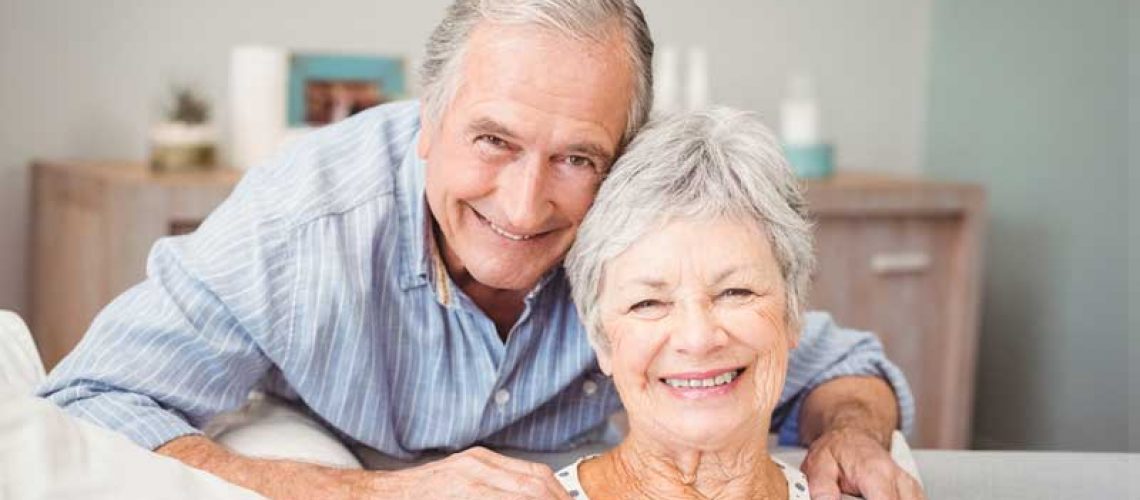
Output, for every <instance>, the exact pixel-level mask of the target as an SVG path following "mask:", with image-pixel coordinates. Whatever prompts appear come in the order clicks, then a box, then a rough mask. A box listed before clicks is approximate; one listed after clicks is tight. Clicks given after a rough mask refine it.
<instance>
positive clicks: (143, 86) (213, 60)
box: [0, 0, 1140, 452]
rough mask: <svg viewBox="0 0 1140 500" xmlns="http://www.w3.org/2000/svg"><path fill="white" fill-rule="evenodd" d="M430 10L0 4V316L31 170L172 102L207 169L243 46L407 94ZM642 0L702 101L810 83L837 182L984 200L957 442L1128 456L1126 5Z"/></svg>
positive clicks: (435, 3)
mask: <svg viewBox="0 0 1140 500" xmlns="http://www.w3.org/2000/svg"><path fill="white" fill-rule="evenodd" d="M447 3H448V2H447V1H445V0H418V1H415V2H397V1H386V0H325V1H322V2H312V1H300V0H274V1H268V0H246V1H236V2H235V1H231V0H226V1H222V0H199V1H180V2H176V1H157V0H101V1H73V0H68V1H64V0H34V1H33V0H0V75H3V76H2V77H0V110H2V112H3V113H2V114H3V116H6V117H8V118H7V121H5V122H3V123H0V309H11V310H15V311H17V312H20V313H21V314H23V315H25V316H32V314H31V311H30V307H31V305H30V304H31V300H30V299H29V297H30V296H31V295H32V292H31V291H30V290H31V289H32V288H33V281H35V278H34V277H33V274H34V273H33V272H32V271H31V267H32V264H31V263H32V262H33V255H31V254H32V253H33V252H35V251H37V250H33V249H34V248H37V247H35V245H33V244H32V238H33V237H32V236H31V235H32V234H33V225H34V224H35V222H34V221H35V220H36V218H35V216H34V212H35V209H34V208H33V207H34V206H35V203H33V194H32V193H33V189H32V184H33V183H32V177H33V173H32V172H33V170H32V169H31V168H30V164H31V163H32V162H33V160H46V159H52V160H59V159H70V160H77V161H86V160H93V159H116V160H125V161H136V162H144V161H145V159H146V158H147V157H148V154H150V145H149V143H148V137H150V134H151V128H152V126H153V125H154V122H155V120H156V118H157V117H159V116H160V115H161V112H160V110H161V108H162V105H163V102H164V100H165V99H167V97H168V96H169V94H170V88H171V86H172V85H182V84H186V85H192V86H193V87H194V88H195V89H197V90H198V92H199V93H200V94H201V96H202V98H203V99H205V100H206V101H207V102H209V103H211V104H212V110H213V115H212V118H213V123H214V124H215V125H216V126H217V127H218V128H219V130H220V133H219V138H220V139H219V143H220V144H219V145H220V152H219V153H220V157H221V160H222V162H223V163H224V162H225V161H226V160H227V158H228V156H227V155H228V153H229V149H228V147H229V146H230V144H229V139H228V138H229V137H230V132H231V127H232V123H231V120H230V116H229V113H230V104H231V103H229V102H228V101H227V100H228V99H229V97H228V96H229V88H228V85H229V81H230V80H229V79H230V57H231V51H232V50H233V49H234V47H236V46H241V45H245V44H262V45H269V46H276V47H284V48H288V49H290V50H303V51H312V52H345V53H365V54H369V53H375V54H384V55H390V56H398V57H404V58H406V60H407V62H408V71H407V77H408V79H409V82H408V87H409V89H410V91H414V89H415V86H416V82H415V71H414V67H415V64H416V61H418V59H419V57H420V55H421V53H422V46H423V43H424V41H425V40H426V39H427V36H428V34H429V32H430V30H431V29H432V27H433V26H434V24H435V23H436V22H438V20H439V19H440V18H441V17H442V13H443V10H444V8H445V6H446V5H447ZM640 3H641V5H642V6H643V8H644V10H645V13H646V16H647V18H648V21H649V24H650V27H651V29H652V31H653V35H654V38H655V40H656V41H657V43H658V46H659V47H670V48H672V49H675V50H676V51H677V52H678V53H681V54H685V53H687V51H688V50H689V49H691V48H699V49H701V50H702V51H703V53H704V54H705V58H706V59H707V84H708V91H707V96H706V97H707V100H708V101H709V102H711V103H715V104H724V105H730V106H735V107H740V108H745V109H750V110H754V111H756V112H758V113H760V114H761V116H763V117H765V119H766V120H767V121H768V122H769V123H770V124H771V125H772V127H773V128H778V124H779V114H780V110H781V101H782V100H783V99H785V98H786V96H787V90H788V81H789V78H791V77H792V76H793V75H796V74H810V75H811V76H812V80H813V82H814V94H815V98H816V101H817V102H818V106H819V109H820V123H821V125H820V128H821V130H822V134H823V135H824V137H826V138H827V140H828V141H829V142H830V143H831V144H832V145H833V146H834V148H835V165H836V170H837V172H839V173H841V174H844V173H847V174H851V173H854V174H858V173H864V172H866V173H870V172H873V173H876V174H887V175H891V176H896V177H900V178H914V179H923V180H925V181H930V182H949V183H959V184H969V185H976V186H979V187H980V188H981V189H982V190H984V192H985V194H986V206H985V214H984V219H985V225H984V226H983V227H984V238H982V239H980V240H979V241H980V242H981V243H980V247H981V248H980V249H979V250H980V252H979V253H978V256H979V258H980V259H981V260H982V262H981V264H980V267H979V268H980V269H981V270H982V271H981V280H980V283H979V284H978V287H977V288H978V295H977V297H979V299H978V301H979V306H980V307H979V309H978V311H979V313H978V318H977V322H976V323H977V329H976V334H977V344H976V359H975V361H976V362H973V363H971V364H970V365H969V368H968V370H972V373H969V374H965V375H961V374H959V375H960V376H959V375H956V376H959V378H961V379H963V380H967V381H968V380H969V379H970V378H972V379H973V382H972V384H973V385H972V387H971V389H970V392H971V394H972V401H973V410H971V411H970V412H969V417H970V418H972V420H973V424H972V431H971V432H970V436H969V439H968V442H967V443H966V445H967V446H972V447H976V448H983V449H1035V450H1036V449H1049V450H1088V451H1125V450H1129V451H1132V452H1140V373H1138V371H1140V321H1138V319H1137V309H1140V300H1138V299H1137V295H1136V294H1137V290H1136V287H1137V284H1138V283H1140V279H1138V278H1137V275H1138V273H1140V270H1138V268H1140V264H1138V259H1137V253H1138V249H1140V243H1138V241H1137V239H1138V235H1137V233H1138V229H1137V226H1138V225H1140V223H1138V222H1137V213H1138V211H1137V201H1136V196H1135V195H1134V194H1132V195H1130V191H1132V192H1134V191H1135V189H1136V186H1137V177H1138V176H1140V168H1138V167H1137V165H1136V158H1137V155H1136V148H1137V143H1138V142H1140V141H1138V138H1137V131H1136V130H1137V128H1136V116H1137V96H1136V93H1137V90H1138V89H1140V77H1138V73H1140V70H1138V61H1137V38H1136V37H1137V27H1138V23H1140V21H1138V17H1137V16H1138V10H1140V9H1138V7H1137V2H1136V1H1135V0H1127V1H1126V0H1089V1H1072V0H1070V1H1065V0H985V1H983V0H844V1H838V0H832V1H825V0H798V1H791V0H764V1H758V0H716V1H696V0H642V1H641V2H640ZM92 230H93V231H99V229H92ZM67 244H68V243H67V242H59V243H57V245H64V246H66V245H67ZM73 246H76V247H77V248H71V249H70V250H69V251H72V252H79V253H82V252H83V251H84V248H82V246H81V245H73ZM839 251H842V249H839ZM139 266H140V268H139V270H138V272H140V273H141V262H140V263H139ZM55 281H56V283H54V284H53V285H52V286H55V287H59V286H76V287H79V286H85V285H84V283H83V282H81V281H79V280H78V279H76V280H75V281H69V280H68V278H67V277H66V276H62V277H57V278H56V279H55ZM837 319H838V320H839V321H840V322H841V323H843V322H844V317H842V316H840V317H838V318H837ZM32 328H33V331H35V330H36V329H37V325H36V322H35V321H33V322H32ZM951 378H952V379H954V377H951Z"/></svg>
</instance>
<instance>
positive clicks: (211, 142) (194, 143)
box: [150, 122, 217, 172]
mask: <svg viewBox="0 0 1140 500" xmlns="http://www.w3.org/2000/svg"><path fill="white" fill-rule="evenodd" d="M216 162H217V133H216V132H215V130H214V128H213V127H211V126H209V125H202V124H190V123H183V122H164V123H160V124H158V125H155V126H154V127H153V128H152V129H151V131H150V168H151V169H152V170H154V171H156V172H179V171H189V170H204V169H209V168H213V167H214V166H215V165H216Z"/></svg>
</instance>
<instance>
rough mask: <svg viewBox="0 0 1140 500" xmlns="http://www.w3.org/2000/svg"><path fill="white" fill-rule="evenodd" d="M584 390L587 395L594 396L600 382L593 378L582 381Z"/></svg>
mask: <svg viewBox="0 0 1140 500" xmlns="http://www.w3.org/2000/svg"><path fill="white" fill-rule="evenodd" d="M582 392H584V393H586V395H587V396H593V395H594V393H595V392H598V383H597V382H594V381H593V380H587V381H585V382H582Z"/></svg>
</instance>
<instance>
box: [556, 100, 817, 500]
mask: <svg viewBox="0 0 1140 500" xmlns="http://www.w3.org/2000/svg"><path fill="white" fill-rule="evenodd" d="M566 266H567V270H568V275H569V277H570V281H571V284H572V286H573V291H574V299H575V301H576V302H577V306H578V309H579V313H580V315H581V317H582V319H583V321H584V322H585V323H586V325H587V329H588V331H589V332H590V340H591V343H592V345H593V347H594V349H595V351H597V354H598V361H599V364H600V366H601V368H602V370H603V371H604V372H605V373H606V374H608V375H610V376H612V377H613V379H614V384H615V386H616V387H617V391H618V393H619V395H620V396H621V400H622V402H623V403H624V405H625V408H626V411H627V412H628V415H629V426H630V429H629V434H628V435H627V436H626V438H625V439H624V441H622V442H621V444H620V445H618V446H617V447H616V448H614V449H612V450H610V451H609V452H607V453H605V454H603V455H600V456H595V457H587V458H584V459H581V460H579V461H578V462H577V463H575V464H573V465H570V466H569V467H567V468H565V469H563V470H562V471H560V472H559V473H558V478H559V480H560V481H562V483H563V486H565V487H566V489H567V490H568V491H569V492H570V495H571V496H572V497H575V498H579V499H582V498H589V497H593V498H796V499H798V498H805V499H806V498H808V492H807V483H806V481H805V480H804V478H803V475H802V474H801V473H800V472H799V471H797V470H795V469H793V468H791V467H788V466H786V465H785V464H782V463H780V462H779V461H777V460H775V459H774V458H772V457H770V456H769V455H768V452H767V448H766V444H767V432H768V428H769V421H770V420H771V414H772V410H773V409H774V408H775V406H776V404H777V401H778V398H779V396H780V391H781V389H782V388H783V385H784V376H785V372H786V366H787V362H788V351H789V350H791V349H792V348H793V347H794V346H795V345H796V341H797V335H798V332H799V331H800V325H799V321H800V317H801V312H802V308H803V305H804V300H805V296H806V293H807V287H808V280H809V274H810V273H811V270H812V266H813V258H812V244H811V229H810V225H809V223H808V222H807V220H805V215H804V205H803V201H802V195H801V193H800V191H799V187H798V185H797V183H796V179H795V177H794V176H793V174H792V172H791V170H790V169H789V168H788V166H787V164H786V162H785V161H784V158H783V157H782V155H781V152H780V148H779V146H778V145H777V143H776V142H775V140H773V138H772V135H771V133H769V131H768V130H767V129H766V128H765V127H764V126H763V125H761V123H760V122H759V121H758V120H757V119H756V118H754V117H752V116H750V115H748V114H745V113H742V112H737V111H731V110H726V109H719V110H712V111H706V112H699V113H693V114H688V115H684V116H677V117H671V118H669V119H667V120H664V121H660V122H658V123H656V124H653V125H651V126H649V127H648V128H647V129H645V131H643V132H642V133H641V134H639V136H638V138H637V140H636V141H634V142H633V144H631V145H630V147H629V149H628V151H627V152H626V153H625V154H624V155H623V156H622V157H621V160H620V161H619V162H618V164H617V165H615V167H614V170H613V173H612V174H611V175H610V177H609V178H608V179H607V180H606V182H605V183H603V186H602V188H601V191H600V192H599V193H598V197H597V201H596V202H595V204H594V206H593V208H592V209H591V210H590V212H589V214H588V216H587V217H586V219H585V221H584V222H583V224H582V227H581V230H580V232H579V235H578V239H577V242H576V243H575V245H574V247H573V248H572V249H571V250H570V253H569V255H568V257H567V262H566Z"/></svg>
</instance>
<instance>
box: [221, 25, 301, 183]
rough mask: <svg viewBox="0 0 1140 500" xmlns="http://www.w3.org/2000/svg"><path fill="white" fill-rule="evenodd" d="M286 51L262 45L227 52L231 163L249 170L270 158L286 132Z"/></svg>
mask: <svg viewBox="0 0 1140 500" xmlns="http://www.w3.org/2000/svg"><path fill="white" fill-rule="evenodd" d="M288 73H289V54H288V53H287V52H286V51H285V50H284V49H278V48H273V47H263V46H241V47H235V48H234V49H233V51H232V52H231V54H230V89H229V90H230V92H229V97H230V120H231V126H232V128H231V133H232V141H231V148H232V149H231V156H232V158H231V162H232V164H233V166H234V167H236V168H240V169H243V170H244V169H248V168H250V167H252V166H254V165H257V164H258V163H261V162H263V161H265V160H267V159H268V158H269V156H270V155H272V154H273V152H274V150H275V149H276V148H277V146H278V144H279V142H280V141H281V138H282V136H283V134H284V132H285V128H286V123H285V119H286V117H285V108H286V104H287V103H286V80H287V79H288V77H289V75H288Z"/></svg>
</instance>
